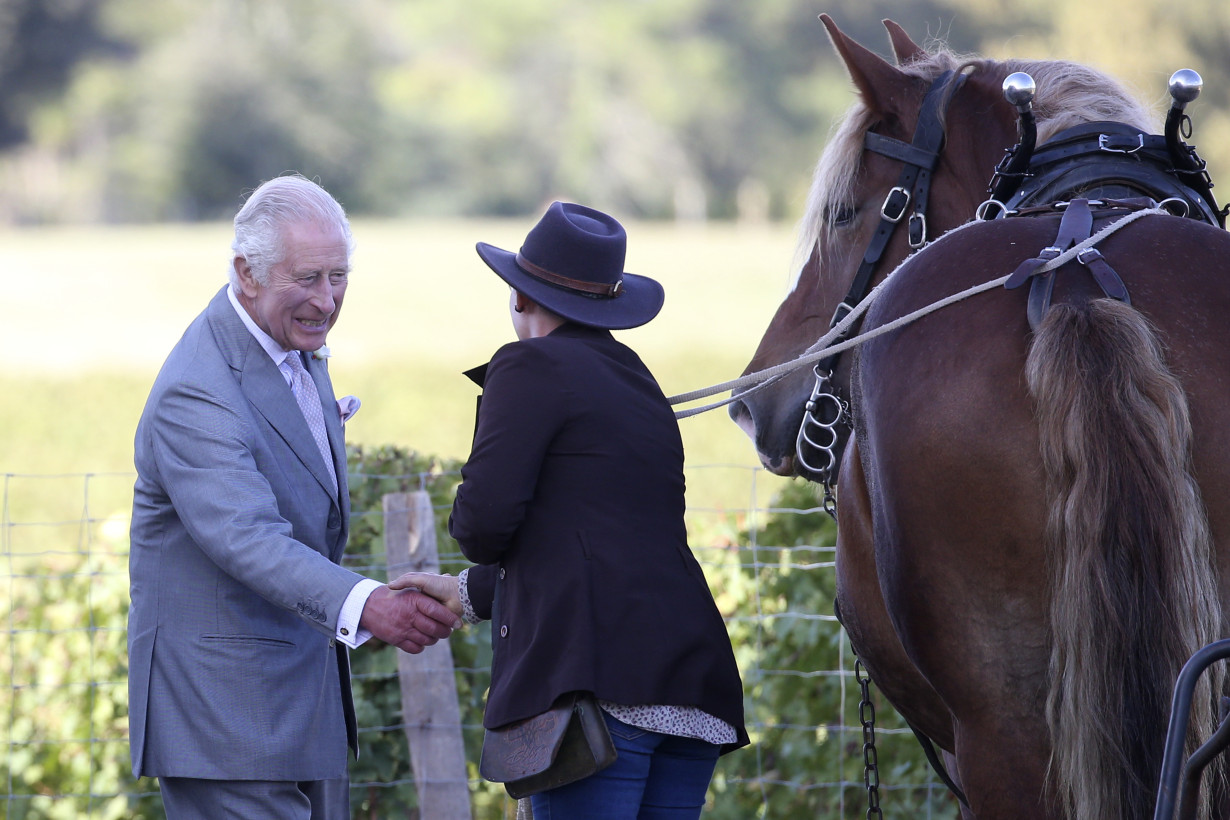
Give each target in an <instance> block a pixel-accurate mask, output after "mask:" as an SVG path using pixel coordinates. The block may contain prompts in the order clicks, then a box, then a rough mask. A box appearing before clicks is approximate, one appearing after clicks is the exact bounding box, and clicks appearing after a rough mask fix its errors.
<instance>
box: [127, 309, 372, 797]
mask: <svg viewBox="0 0 1230 820" xmlns="http://www.w3.org/2000/svg"><path fill="white" fill-rule="evenodd" d="M307 366H308V370H309V372H311V374H312V376H313V378H314V379H315V381H316V384H317V387H318V389H319V390H320V394H321V395H320V399H321V403H322V405H323V409H324V415H325V424H326V427H327V428H328V433H329V443H330V445H331V447H332V451H333V461H334V468H335V470H336V472H337V478H338V483H339V485H340V486H339V488H338V490H337V492H336V493H335V492H334V489H333V486H332V482H331V480H330V478H329V475H328V472H327V470H326V468H325V464H324V461H323V460H322V459H321V456H320V450H319V449H318V448H317V446H316V443H315V441H314V439H313V438H312V434H311V432H310V431H309V430H308V426H307V422H306V421H304V418H303V414H302V413H301V412H300V410H299V407H298V405H297V404H296V402H295V399H294V396H293V395H292V393H291V391H290V388H289V387H288V386H287V384H286V382H285V380H284V379H283V378H282V375H281V374H280V373H279V372H278V368H277V366H276V365H275V364H274V363H273V362H272V360H271V359H270V358H269V356H268V355H267V354H266V353H265V351H264V350H263V349H262V348H261V346H260V344H259V343H258V342H257V340H256V339H255V337H253V336H252V334H251V333H250V332H249V331H248V329H247V328H246V327H245V326H244V324H243V322H242V321H241V320H240V318H239V317H238V316H237V315H236V313H235V310H234V308H233V307H232V305H231V304H230V302H229V300H228V298H227V295H226V289H225V288H223V289H222V290H221V291H219V292H218V294H217V295H216V296H215V297H214V298H213V300H212V301H211V302H210V304H209V306H208V307H207V308H206V309H205V311H204V312H203V313H202V314H201V315H200V316H198V317H197V318H196V320H195V321H193V323H192V324H191V325H190V326H189V327H188V329H187V331H186V332H185V333H184V336H183V338H182V339H180V341H179V343H178V344H177V345H176V346H175V348H174V349H173V350H172V351H171V354H170V356H169V357H168V358H167V361H166V363H165V364H164V365H163V367H162V370H161V372H160V373H159V374H158V378H157V380H156V381H155V382H154V386H153V389H152V390H151V392H150V396H149V400H148V402H147V403H146V406H145V410H144V412H143V413H142V415H141V421H140V423H139V425H138V427H137V434H136V447H135V461H136V468H137V482H136V487H135V489H134V496H133V509H132V531H131V549H132V551H131V557H130V559H129V572H130V576H131V594H132V604H131V608H130V611H129V617H128V654H129V678H128V691H129V713H130V714H129V726H130V736H131V737H130V739H131V745H132V764H133V772H134V773H135V774H136V775H138V776H142V775H146V776H168V777H193V778H206V779H224V780H232V779H244V780H319V779H326V778H335V777H342V776H344V775H345V774H346V764H347V761H346V748H347V745H348V744H349V746H350V747H351V748H352V749H353V748H355V722H354V706H353V703H352V701H351V694H350V668H349V659H348V657H347V654H346V648H345V647H344V646H343V645H341V644H336V645H335V642H334V640H333V636H334V634H335V632H336V629H337V619H338V613H339V611H340V609H341V606H342V603H343V601H344V600H345V598H346V596H347V594H348V593H349V592H350V590H351V588H352V587H353V586H354V585H355V584H356V583H358V582H359V580H361V577H362V576H359V575H357V574H355V573H353V572H351V571H349V570H346V569H343V568H342V567H341V566H339V563H338V562H339V561H340V560H341V557H342V550H343V548H344V547H345V545H346V535H347V530H348V524H349V516H350V504H349V500H348V495H347V486H346V457H345V447H344V443H343V435H342V425H341V421H340V417H339V414H338V410H337V403H336V400H335V399H334V396H333V388H332V386H331V384H330V381H329V376H328V372H327V370H326V368H325V366H324V364H323V363H322V362H317V361H311V360H309V361H308V363H307Z"/></svg>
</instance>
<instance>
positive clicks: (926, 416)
mask: <svg viewBox="0 0 1230 820" xmlns="http://www.w3.org/2000/svg"><path fill="white" fill-rule="evenodd" d="M822 20H823V22H824V25H825V26H826V27H827V29H828V31H829V35H830V37H831V39H832V41H833V45H834V46H835V48H836V50H837V52H838V54H839V55H840V57H841V59H842V60H843V61H844V62H845V65H846V67H847V69H848V71H849V73H850V76H851V78H852V80H853V83H854V86H855V87H856V89H857V91H858V99H857V101H856V103H855V104H854V105H853V107H852V108H851V110H850V111H849V112H848V113H847V115H846V117H845V118H844V120H843V122H842V124H841V125H840V127H839V128H838V129H837V130H836V131H835V133H834V136H833V137H832V139H831V140H830V143H829V145H828V147H827V148H826V149H825V151H824V153H823V155H822V157H821V159H820V162H819V165H818V167H817V170H816V174H815V179H814V182H813V186H812V192H811V195H810V199H809V205H808V214H807V216H806V217H805V220H804V228H803V244H802V248H803V250H804V251H805V252H806V261H805V263H804V264H803V266H802V268H801V270H800V272H799V274H798V279H797V282H796V283H795V286H794V288H793V290H792V292H791V293H790V294H789V296H788V297H787V298H786V300H785V301H784V302H783V304H782V305H781V307H780V308H779V309H778V311H777V314H776V315H775V317H774V318H773V321H772V323H771V324H770V326H769V328H768V329H767V331H766V333H765V335H764V338H763V340H762V341H761V343H760V346H759V348H758V350H757V351H756V354H755V357H754V358H753V359H752V361H751V363H750V364H749V365H748V369H747V372H749V373H750V372H756V371H759V370H762V369H764V368H766V367H768V366H770V365H774V364H778V363H780V362H785V361H790V360H792V359H794V358H795V357H797V356H798V355H799V354H800V353H802V352H803V351H804V350H806V349H807V348H808V347H809V346H811V345H812V344H813V343H814V342H816V341H817V339H819V338H820V337H821V336H822V335H823V334H825V332H826V331H827V330H828V326H829V319H830V317H831V316H833V315H834V311H835V309H836V308H837V306H838V305H839V303H841V301H842V300H843V298H844V297H845V296H846V293H847V290H848V289H849V287H850V283H851V281H852V280H853V279H854V278H855V276H856V271H857V269H858V268H859V266H860V262H862V260H863V253H864V249H866V248H867V247H868V246H869V244H871V243H873V242H874V237H873V234H874V233H875V231H877V230H878V229H879V228H880V226H881V219H880V216H881V210H882V207H884V206H882V203H884V202H885V198H886V195H888V193H889V191H890V189H892V188H893V187H894V186H897V185H899V179H900V177H899V174H900V173H901V169H902V161H901V159H900V158H899V157H896V158H895V157H892V156H886V155H884V154H883V153H880V152H873V151H870V150H866V148H865V146H868V145H872V144H876V141H875V140H871V141H869V140H868V138H867V136H866V135H867V134H868V132H872V133H875V134H879V135H880V136H881V137H886V138H889V139H892V140H898V141H902V142H906V143H908V142H910V141H911V139H912V137H913V135H914V134H915V126H916V124H917V123H918V121H919V119H920V111H921V109H922V108H923V100H924V97H925V96H926V94H927V92H928V90H929V89H930V88H931V87H932V84H933V82H934V81H935V79H936V78H937V77H941V76H942V75H943V76H948V77H951V79H950V80H946V81H945V83H946V84H944V83H942V84H941V85H943V87H942V88H941V91H942V92H943V93H944V94H945V95H946V96H945V99H944V102H945V105H944V107H943V112H944V113H943V115H942V117H941V124H942V127H943V130H944V140H945V141H944V145H943V148H942V151H941V152H940V156H939V161H938V164H936V165H935V167H934V169H933V170H932V171H931V174H930V180H929V181H930V196H929V202H928V203H927V208H926V213H925V223H924V225H925V229H926V234H927V235H926V237H925V238H926V239H928V240H934V241H930V242H929V244H926V245H925V246H924V247H922V249H921V250H918V251H917V252H915V253H913V254H912V255H909V254H910V250H911V249H910V247H909V240H908V238H907V236H906V235H905V232H904V231H896V232H895V233H894V234H893V235H892V238H891V239H890V240H889V241H888V242H887V244H886V245H885V246H884V250H883V254H882V258H881V259H880V262H879V265H878V266H876V268H875V271H874V273H873V274H872V277H871V283H872V284H874V283H876V282H879V281H882V280H884V279H885V277H887V276H888V275H889V273H890V272H892V275H891V278H889V281H888V282H887V283H886V284H885V285H884V287H882V288H880V289H879V291H878V292H877V293H876V298H875V300H874V302H873V303H872V304H871V306H870V308H869V309H868V310H867V312H866V314H865V315H864V316H863V317H862V322H861V329H860V332H861V333H866V332H868V331H870V330H872V329H874V328H876V327H879V326H882V325H884V324H885V323H887V322H889V321H892V320H893V319H895V318H897V317H900V316H904V315H907V314H909V313H911V312H912V311H915V310H917V309H918V308H921V307H924V306H927V305H930V304H933V303H935V302H936V301H937V300H940V299H943V298H945V297H949V296H952V295H954V294H960V293H962V292H964V291H966V290H967V289H969V288H972V287H974V286H977V285H982V284H983V283H986V282H990V281H993V280H997V279H1000V278H1002V277H1004V276H1005V275H1006V274H1009V273H1011V272H1012V271H1013V270H1014V269H1016V268H1017V267H1018V265H1019V264H1020V263H1021V262H1022V261H1023V260H1026V259H1028V258H1031V257H1035V256H1037V255H1038V254H1039V252H1040V251H1042V249H1044V248H1047V247H1048V246H1050V245H1052V244H1053V243H1054V242H1055V239H1056V230H1057V224H1058V220H1059V217H1058V216H1054V217H1046V216H1043V217H1031V218H1026V217H1020V218H1017V217H1014V218H1010V219H995V220H991V221H985V222H974V223H973V224H969V225H965V226H964V227H961V228H960V229H959V230H951V229H953V228H957V227H958V226H962V225H963V224H964V223H968V222H970V220H971V218H972V217H973V216H974V214H975V210H976V208H977V206H978V205H979V203H980V202H982V201H984V200H985V199H986V198H987V183H988V180H989V179H990V176H991V171H992V169H994V168H995V167H996V163H997V162H999V161H1000V159H1001V158H1002V157H1003V156H1004V152H1005V150H1007V149H1010V148H1011V147H1012V146H1013V145H1014V143H1016V141H1017V126H1016V110H1015V109H1014V108H1013V106H1012V105H1010V104H1008V102H1006V101H1005V99H1004V93H1003V90H1002V86H1003V82H1004V80H1005V78H1006V77H1007V75H1009V74H1010V73H1013V72H1018V71H1024V72H1027V73H1028V74H1030V75H1031V76H1032V77H1033V78H1034V80H1035V81H1036V83H1037V93H1036V96H1035V97H1034V100H1033V104H1034V109H1033V110H1034V113H1035V115H1036V120H1037V126H1038V143H1039V144H1043V143H1045V141H1046V139H1047V138H1048V137H1049V136H1051V135H1053V134H1055V133H1056V132H1059V131H1061V130H1063V129H1066V128H1068V127H1070V126H1073V125H1076V124H1078V123H1080V122H1085V121H1115V122H1123V123H1129V124H1131V125H1133V126H1136V127H1138V128H1140V129H1143V130H1145V132H1146V133H1156V130H1155V129H1152V128H1151V126H1152V124H1153V123H1152V120H1151V117H1150V115H1149V114H1148V112H1147V111H1146V110H1145V109H1144V108H1143V107H1142V106H1141V105H1140V104H1138V103H1136V102H1134V101H1132V99H1131V98H1130V97H1129V95H1128V94H1127V93H1125V92H1124V90H1123V89H1122V88H1121V87H1120V85H1119V84H1118V83H1116V82H1114V81H1113V80H1111V79H1110V78H1107V77H1105V76H1103V75H1101V74H1099V73H1097V72H1095V71H1093V70H1091V69H1089V68H1086V67H1084V66H1080V65H1076V64H1072V63H1067V62H1060V61H1036V62H1029V61H1021V60H1012V61H993V60H989V59H965V58H961V57H958V56H956V55H954V54H952V53H950V52H948V51H947V50H945V49H943V48H940V47H933V48H932V49H930V50H924V49H923V48H920V47H919V46H918V45H916V44H915V43H914V42H912V41H911V40H910V38H909V37H908V36H907V35H906V33H905V32H904V31H903V30H902V29H900V27H898V26H896V25H895V24H893V23H892V22H891V21H885V26H886V27H887V29H888V32H889V38H890V42H891V45H892V49H893V52H894V54H895V57H896V61H897V64H896V65H893V64H890V63H889V62H888V61H886V60H884V59H882V58H881V57H879V56H877V55H876V54H874V53H872V52H871V51H869V50H867V49H866V48H864V47H862V46H860V45H859V44H857V43H855V42H853V41H852V40H850V39H849V38H848V37H846V36H845V35H844V34H843V33H842V32H841V31H840V30H838V29H837V27H836V26H835V25H834V24H833V22H832V20H831V19H829V18H828V17H827V16H823V17H822ZM945 72H952V73H951V74H949V75H945ZM945 232H948V233H947V234H946V235H943V236H942V237H941V238H939V239H935V237H937V236H940V235H941V234H945ZM915 244H921V243H919V242H915ZM1098 249H1099V250H1100V251H1101V253H1102V254H1103V256H1104V258H1105V259H1106V260H1107V261H1108V263H1109V264H1110V265H1112V266H1113V269H1114V270H1115V271H1116V272H1117V273H1118V275H1119V277H1120V278H1121V279H1122V281H1123V282H1124V283H1125V284H1126V286H1127V289H1128V292H1129V293H1130V304H1128V303H1126V302H1124V301H1115V300H1112V299H1108V298H1100V297H1102V296H1103V294H1102V292H1101V291H1099V290H1098V288H1097V287H1096V286H1095V285H1094V284H1093V279H1092V277H1090V276H1089V274H1088V273H1087V272H1085V269H1084V268H1083V266H1080V265H1076V264H1074V263H1073V264H1070V265H1068V266H1067V267H1064V268H1061V269H1059V270H1058V271H1057V272H1056V273H1055V282H1056V284H1055V286H1054V293H1053V297H1052V306H1051V308H1050V309H1049V311H1047V313H1046V314H1045V318H1044V319H1043V320H1042V321H1041V322H1040V324H1039V325H1038V327H1037V328H1036V329H1031V327H1030V324H1029V322H1028V321H1027V317H1026V301H1027V295H1026V291H1028V290H1029V289H1028V288H1022V289H1015V290H1008V289H1005V288H1002V287H998V288H994V289H990V290H985V291H984V292H981V293H979V294H978V295H975V296H971V297H970V298H966V299H962V300H960V301H957V302H955V303H953V304H951V305H948V306H946V307H943V308H941V309H939V310H937V311H935V312H932V313H929V314H927V315H925V316H923V317H922V318H920V319H918V320H916V321H913V322H911V323H909V324H906V325H904V326H903V327H900V328H898V329H896V330H893V331H892V332H890V333H887V334H884V335H881V336H878V337H876V338H874V339H871V340H868V341H866V342H864V343H863V344H861V345H859V346H857V347H856V348H854V350H853V352H852V353H846V354H843V355H842V356H841V357H840V358H839V360H838V363H837V367H836V370H835V372H834V378H833V381H834V384H835V386H836V387H838V388H839V391H844V392H845V394H846V395H847V396H849V399H850V405H851V411H852V415H853V421H854V432H853V436H852V437H851V440H850V441H849V443H848V444H847V446H846V448H845V451H844V454H843V455H842V458H841V460H840V465H839V471H838V473H837V477H836V494H837V495H836V497H837V519H838V539H837V585H838V591H837V604H838V610H839V613H840V616H841V618H842V621H843V623H844V625H845V627H846V629H847V631H848V633H849V636H850V640H851V643H852V645H853V647H854V648H855V650H856V651H857V652H858V654H859V657H860V658H861V659H862V661H863V663H864V665H865V666H866V668H867V670H868V672H869V674H870V675H871V677H872V678H873V680H874V681H875V682H876V684H877V685H878V686H879V687H880V689H881V690H882V692H883V693H884V695H885V696H886V697H887V698H888V699H889V700H890V701H891V702H892V704H893V705H894V706H895V707H896V708H897V709H898V711H899V712H900V713H901V714H902V715H903V716H904V717H905V718H906V719H907V720H908V721H909V722H910V723H911V724H912V725H913V726H914V727H916V729H917V730H919V731H920V732H922V733H924V734H925V735H927V736H929V737H930V738H931V739H932V740H933V741H934V742H935V744H936V745H937V746H938V747H939V748H940V749H941V750H942V754H941V757H942V759H943V762H944V764H945V766H946V768H947V770H948V773H949V774H950V776H951V777H952V779H953V780H954V781H955V784H956V785H957V786H958V787H959V788H960V789H961V790H962V791H963V792H964V795H965V798H966V801H967V804H966V805H963V806H962V813H963V816H964V817H966V818H975V817H976V818H984V820H985V819H986V818H991V820H1013V819H1014V818H1020V820H1039V818H1078V819H1079V820H1108V819H1111V818H1113V819H1114V820H1120V818H1132V819H1133V820H1134V819H1135V818H1146V817H1151V816H1152V810H1153V805H1154V796H1155V792H1156V789H1157V784H1158V774H1159V771H1160V768H1161V757H1162V747H1163V741H1164V738H1165V733H1166V719H1167V712H1168V709H1169V701H1170V694H1171V690H1172V687H1173V685H1174V681H1175V678H1176V676H1177V674H1178V672H1179V669H1180V668H1181V666H1182V664H1183V662H1184V661H1185V660H1186V659H1187V658H1188V657H1189V656H1190V655H1191V654H1192V653H1193V652H1195V651H1196V650H1197V649H1199V648H1200V647H1201V646H1203V645H1205V644H1207V643H1209V642H1210V641H1212V640H1215V639H1216V638H1218V637H1221V636H1222V635H1224V634H1225V631H1224V625H1223V620H1222V604H1221V602H1222V601H1224V600H1226V594H1227V591H1226V589H1225V586H1224V584H1223V582H1222V581H1221V580H1219V579H1225V578H1230V573H1228V572H1225V571H1224V570H1225V564H1226V562H1227V560H1230V402H1228V401H1227V398H1228V397H1230V235H1228V234H1227V233H1226V232H1225V231H1223V230H1221V229H1219V228H1217V227H1215V226H1211V225H1208V224H1205V223H1201V222H1197V221H1196V220H1193V219H1181V218H1178V217H1174V216H1167V215H1154V214H1148V215H1144V216H1143V217H1142V218H1139V219H1137V220H1136V221H1134V222H1133V223H1132V224H1131V225H1129V226H1127V227H1124V228H1123V229H1122V230H1119V231H1117V232H1115V233H1113V234H1112V235H1110V236H1108V237H1106V238H1105V239H1104V240H1102V241H1101V243H1100V244H1099V245H1098ZM907 256H908V258H907ZM902 260H905V261H904V263H902V264H901V265H900V267H899V268H897V269H896V270H894V267H895V266H897V263H899V262H902ZM1072 269H1075V270H1072ZM839 315H840V314H839ZM811 383H812V376H811V372H810V371H809V370H807V369H803V370H801V371H798V372H796V373H795V374H793V375H791V376H788V377H785V378H780V379H778V380H777V381H776V382H775V383H773V384H772V385H770V386H768V387H766V388H765V389H763V390H760V391H757V392H756V393H754V394H751V395H748V396H746V397H744V398H742V399H741V400H739V401H736V402H734V403H733V404H732V405H731V411H730V412H731V416H732V417H733V418H734V420H735V421H736V422H737V423H738V424H739V425H740V426H741V427H742V428H743V429H744V430H745V431H746V432H747V433H748V434H749V435H750V436H751V437H752V439H753V441H754V442H755V444H756V447H757V450H758V452H759V453H760V458H761V460H762V462H763V463H764V464H765V465H766V467H768V468H769V469H770V470H772V471H774V472H777V473H780V474H783V475H789V474H794V473H796V472H803V471H801V470H800V469H799V465H798V464H797V462H796V458H795V455H794V448H795V438H796V433H797V431H798V429H799V425H800V422H801V419H802V414H803V408H804V403H805V402H806V401H807V398H808V395H809V393H810V389H811ZM1206 677H1207V678H1208V680H1206V682H1205V688H1204V690H1203V692H1202V695H1201V697H1199V698H1197V707H1196V709H1195V711H1194V712H1193V720H1192V725H1193V734H1194V735H1196V736H1199V737H1205V736H1207V735H1208V734H1209V733H1210V732H1211V731H1212V728H1213V727H1214V726H1215V717H1214V704H1215V702H1216V699H1215V698H1214V696H1213V693H1214V692H1218V693H1220V691H1221V690H1222V682H1221V677H1219V674H1218V673H1213V674H1210V675H1207V676H1206ZM1189 746H1190V743H1189ZM1208 791H1209V792H1212V791H1213V790H1211V789H1210V790H1208ZM1210 802H1212V801H1210ZM1210 810H1212V811H1213V812H1214V813H1215V814H1216V816H1218V817H1230V813H1227V812H1226V810H1225V808H1224V807H1222V806H1215V807H1211V809H1210V807H1206V808H1205V811H1206V813H1207V812H1208V811H1210Z"/></svg>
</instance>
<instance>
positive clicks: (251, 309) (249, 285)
mask: <svg viewBox="0 0 1230 820" xmlns="http://www.w3.org/2000/svg"><path fill="white" fill-rule="evenodd" d="M282 247H283V248H284V250H285V253H284V254H283V257H282V260H281V261H280V262H278V263H277V264H275V265H272V266H271V267H270V268H269V276H268V280H267V281H266V282H265V283H264V284H262V283H260V282H258V281H257V280H256V277H255V276H254V275H253V272H252V269H251V267H250V266H249V265H248V263H247V260H246V259H244V258H242V257H237V258H236V259H235V260H234V264H235V269H236V271H237V272H238V273H239V283H240V294H239V302H240V304H242V305H243V306H244V309H246V310H247V311H248V314H249V315H250V316H251V317H252V319H253V321H255V322H256V325H257V327H259V328H260V329H261V330H263V331H265V332H266V333H268V334H269V335H270V337H272V338H273V340H274V341H276V342H277V343H278V344H280V345H281V346H282V349H283V350H317V349H318V348H320V347H322V346H323V345H324V344H325V337H326V336H327V335H328V333H329V330H330V328H332V327H333V325H334V323H335V322H336V321H337V316H338V313H340V312H341V309H342V298H343V297H344V296H345V295H346V285H347V281H348V279H349V276H350V261H349V257H348V254H347V245H346V237H345V235H344V234H343V233H342V229H341V228H340V227H339V226H336V225H322V224H321V223H319V222H316V221H311V222H299V223H294V224H291V225H287V226H286V227H284V228H283V229H282Z"/></svg>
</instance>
